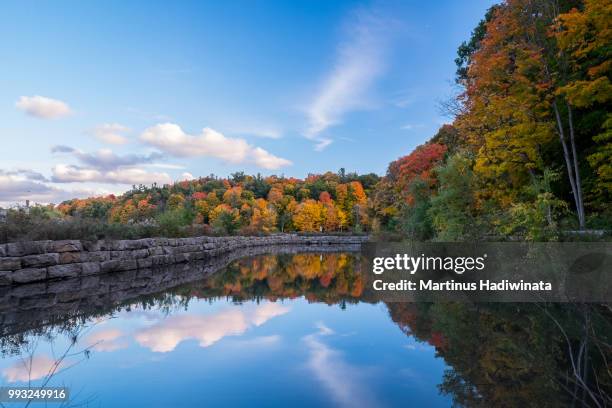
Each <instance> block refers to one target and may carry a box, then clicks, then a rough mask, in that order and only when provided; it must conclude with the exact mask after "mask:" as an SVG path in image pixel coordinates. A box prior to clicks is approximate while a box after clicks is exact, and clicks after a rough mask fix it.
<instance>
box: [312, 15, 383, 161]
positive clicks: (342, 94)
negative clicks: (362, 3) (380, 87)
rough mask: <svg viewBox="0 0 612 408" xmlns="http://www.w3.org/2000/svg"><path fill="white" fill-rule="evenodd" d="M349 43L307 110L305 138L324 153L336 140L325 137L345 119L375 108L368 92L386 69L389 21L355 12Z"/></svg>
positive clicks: (341, 47)
mask: <svg viewBox="0 0 612 408" xmlns="http://www.w3.org/2000/svg"><path fill="white" fill-rule="evenodd" d="M354 17H355V20H354V21H353V22H352V24H351V25H350V28H349V32H348V37H349V41H347V42H346V43H344V44H342V45H340V47H339V48H338V55H337V59H336V64H335V66H334V68H333V69H332V71H331V72H330V73H329V75H328V76H327V78H326V79H325V81H323V84H322V86H321V87H320V89H319V92H318V94H317V95H316V97H315V98H314V99H313V100H312V102H311V104H310V106H309V107H308V108H307V115H308V121H309V126H308V129H307V130H306V132H305V136H306V137H307V138H308V139H311V140H313V141H315V142H316V145H315V150H318V151H320V150H323V149H325V148H326V147H327V146H329V144H331V143H332V139H330V138H329V137H326V136H324V135H322V132H324V131H325V130H327V129H328V128H329V127H330V126H333V125H337V124H339V123H341V122H342V119H343V116H344V115H345V114H346V113H348V112H350V111H354V110H358V109H364V108H367V107H369V106H370V105H371V102H370V100H371V98H370V97H369V95H368V91H369V90H370V88H371V87H372V85H373V83H374V82H375V80H376V78H377V77H379V76H380V75H381V74H382V72H383V70H384V50H385V48H386V40H385V35H384V34H385V22H384V21H382V20H381V19H380V18H379V17H377V16H375V15H374V14H372V13H367V12H364V11H360V12H358V13H355V16H354Z"/></svg>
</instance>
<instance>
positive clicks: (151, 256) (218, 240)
mask: <svg viewBox="0 0 612 408" xmlns="http://www.w3.org/2000/svg"><path fill="white" fill-rule="evenodd" d="M367 240H368V237H367V236H327V235H312V236H303V235H297V234H275V235H269V236H256V237H239V236H231V237H208V236H206V237H192V238H144V239H137V240H103V241H80V240H63V241H25V242H14V243H8V244H2V245H0V285H1V286H6V285H17V284H24V283H32V282H41V281H47V280H56V279H65V278H76V277H83V276H91V275H97V274H103V273H108V272H121V271H129V270H138V269H147V268H152V267H156V266H162V265H172V264H178V263H185V262H189V261H194V260H204V259H208V258H212V257H215V256H218V255H221V254H225V253H228V252H231V251H233V250H236V249H241V248H249V247H261V246H278V245H296V246H309V245H316V246H325V245H351V244H362V243H364V242H366V241H367Z"/></svg>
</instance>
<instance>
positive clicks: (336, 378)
mask: <svg viewBox="0 0 612 408" xmlns="http://www.w3.org/2000/svg"><path fill="white" fill-rule="evenodd" d="M360 262H361V259H360V256H359V255H354V254H348V253H340V254H337V253H335V254H332V253H327V254H313V253H310V254H285V255H260V256H256V257H250V258H246V259H241V260H238V261H233V262H231V264H230V265H229V266H227V267H225V268H223V269H221V270H219V271H218V272H216V273H214V274H211V275H210V276H207V277H205V278H203V279H202V278H201V277H200V278H199V279H195V280H193V281H191V282H189V283H182V284H178V285H174V281H171V280H170V279H171V277H166V276H164V277H163V279H162V280H163V282H157V283H155V285H157V286H158V287H160V288H164V289H162V290H161V291H155V290H152V288H151V287H150V286H151V285H152V283H151V281H150V279H151V277H146V279H145V278H143V277H140V276H138V275H134V274H132V275H129V274H127V275H126V274H123V275H118V276H116V277H114V278H113V279H114V281H123V282H126V285H127V286H125V285H124V286H121V287H119V286H113V285H115V284H114V283H112V282H113V281H112V280H111V284H110V286H108V289H107V288H106V286H104V285H105V284H106V283H105V281H97V285H98V286H96V287H95V289H90V290H89V292H87V291H82V294H83V297H82V298H78V295H76V294H75V293H77V292H75V287H76V286H75V285H81V287H82V286H83V285H84V283H83V282H72V283H70V282H64V283H62V284H63V285H64V286H57V285H56V286H46V287H45V288H44V290H45V293H44V294H41V293H38V294H35V293H34V292H31V291H34V290H35V289H36V288H30V292H28V291H27V290H25V289H22V290H21V291H22V293H16V292H15V291H13V292H12V293H5V294H4V298H5V299H12V301H13V302H15V304H19V305H20V306H19V309H20V310H19V313H17V314H16V316H18V318H11V316H15V315H11V312H15V311H14V310H13V311H10V310H9V311H7V310H6V307H5V313H4V321H5V323H4V324H3V333H2V334H3V337H2V343H1V346H2V351H3V358H2V359H1V360H0V374H1V378H2V383H3V385H27V384H28V382H30V383H31V384H32V385H34V386H37V385H41V384H43V383H46V384H47V385H49V386H60V385H65V386H68V387H69V388H70V390H71V393H72V401H71V404H86V405H87V406H93V407H97V406H100V407H137V406H146V407H195V406H266V407H270V406H287V405H293V406H350V407H354V406H364V407H375V406H381V407H384V406H430V407H434V406H450V405H451V404H452V402H453V400H455V402H458V403H463V404H465V405H478V404H482V403H483V401H484V402H486V403H487V404H489V403H498V404H500V405H504V406H514V405H515V404H516V406H519V405H521V404H522V405H521V406H525V402H529V403H530V404H531V403H533V405H539V406H547V405H549V406H562V405H564V404H566V403H569V402H568V401H569V400H567V399H566V397H565V396H563V394H562V393H561V391H560V389H559V387H557V386H554V384H555V383H554V377H555V376H556V375H557V374H558V373H559V372H560V370H561V369H560V368H559V365H560V364H562V362H560V361H562V360H563V353H562V350H561V348H557V347H556V346H554V345H553V344H554V341H556V339H557V338H558V337H559V336H558V335H557V334H555V333H554V331H551V330H549V328H550V327H552V326H551V325H549V324H548V323H546V319H543V320H542V322H541V323H538V322H537V321H536V320H535V318H534V317H533V315H532V314H531V315H530V314H527V315H526V317H525V318H524V319H523V318H522V317H520V313H517V310H518V309H517V308H516V307H515V308H510V309H502V310H496V309H494V308H491V309H487V308H484V309H482V308H475V307H474V306H465V305H418V304H390V305H386V304H384V303H379V302H374V301H372V300H370V299H369V297H368V293H367V288H365V287H364V283H363V279H362V276H361V275H360V273H359V263H360ZM183 268H185V267H183ZM169 273H172V274H178V275H181V276H189V275H185V274H187V272H185V271H183V272H177V271H174V272H169ZM147 279H149V280H147ZM164 282H167V283H166V284H164ZM168 282H169V283H168ZM71 284H72V285H73V286H71ZM100 288H103V289H100ZM113 288H114V289H113ZM40 290H42V289H40ZM102 292H103V293H102ZM143 293H148V294H146V295H143ZM34 298H35V299H38V302H34V301H32V299H34ZM75 298H76V300H75ZM16 299H18V300H16ZM92 299H94V300H93V301H92ZM95 299H98V300H95ZM92 302H93V303H92ZM96 302H98V303H96ZM92 304H93V306H92ZM62 305H78V307H76V309H75V308H72V309H69V310H68V309H66V308H64V309H63V311H62V310H60V311H58V309H61V308H62ZM504 307H507V306H504ZM483 310H484V312H483ZM522 320H525V322H529V321H530V323H529V324H530V327H528V328H527V329H525V330H523V331H521V330H519V329H517V327H518V328H520V327H523V323H525V322H523V321H522ZM538 324H542V325H544V326H545V329H546V330H548V331H546V330H544V329H542V334H541V335H539V334H538V333H539V332H538V330H540V328H539V326H538ZM544 333H548V335H549V336H550V338H545V335H544ZM518 344H521V346H520V347H518V348H517V345H518ZM54 367H57V368H56V369H55V368H54ZM595 368H596V367H595ZM551 384H552V385H551ZM551 398H552V399H551ZM8 406H14V404H10V405H8ZM50 406H54V405H50Z"/></svg>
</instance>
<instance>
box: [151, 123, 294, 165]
mask: <svg viewBox="0 0 612 408" xmlns="http://www.w3.org/2000/svg"><path fill="white" fill-rule="evenodd" d="M140 138H141V140H142V141H143V142H145V143H148V144H150V145H151V146H155V147H157V148H159V149H161V150H162V151H164V152H166V153H169V154H172V155H174V156H178V157H195V156H209V157H215V158H218V159H222V160H225V161H227V162H229V163H234V164H237V163H253V164H255V165H256V166H259V167H262V168H265V169H270V170H272V169H278V168H280V167H284V166H288V165H290V164H291V162H290V161H289V160H286V159H283V158H281V157H277V156H274V155H273V154H271V153H269V152H268V151H266V150H264V149H262V148H260V147H255V146H252V145H250V144H249V143H247V141H246V140H244V139H237V138H230V137H226V136H224V135H223V134H221V133H219V132H217V131H215V130H213V129H210V128H204V129H203V130H202V133H201V134H199V135H195V136H192V135H189V134H187V133H185V132H184V131H183V129H181V127H180V126H179V125H177V124H174V123H161V124H158V125H155V126H153V127H150V128H148V129H146V130H145V131H144V132H143V133H142V135H141V136H140Z"/></svg>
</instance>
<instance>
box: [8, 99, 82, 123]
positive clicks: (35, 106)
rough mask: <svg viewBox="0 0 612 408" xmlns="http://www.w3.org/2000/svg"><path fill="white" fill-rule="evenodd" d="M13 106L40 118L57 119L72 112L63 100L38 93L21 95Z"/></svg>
mask: <svg viewBox="0 0 612 408" xmlns="http://www.w3.org/2000/svg"><path fill="white" fill-rule="evenodd" d="M15 106H16V107H17V108H18V109H21V110H22V111H24V112H25V113H27V114H28V115H30V116H34V117H37V118H41V119H57V118H61V117H63V116H67V115H70V114H71V113H72V110H71V109H70V107H69V106H68V104H66V103H65V102H62V101H60V100H58V99H52V98H47V97H44V96H39V95H34V96H22V97H20V98H19V100H18V101H17V102H16V103H15Z"/></svg>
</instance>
